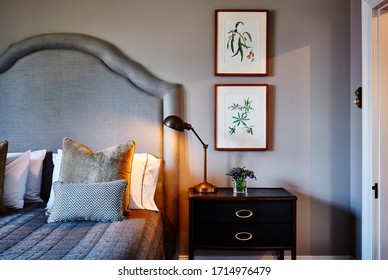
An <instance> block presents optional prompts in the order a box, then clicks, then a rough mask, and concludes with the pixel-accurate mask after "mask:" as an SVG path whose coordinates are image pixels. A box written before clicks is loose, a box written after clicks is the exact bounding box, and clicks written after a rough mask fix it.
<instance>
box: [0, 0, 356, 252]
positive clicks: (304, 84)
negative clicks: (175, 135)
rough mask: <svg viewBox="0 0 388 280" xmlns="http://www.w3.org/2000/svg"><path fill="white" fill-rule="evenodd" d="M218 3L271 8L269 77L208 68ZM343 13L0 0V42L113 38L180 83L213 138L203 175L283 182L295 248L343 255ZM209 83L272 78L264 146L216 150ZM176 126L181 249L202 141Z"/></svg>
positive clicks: (324, 6) (304, 7)
mask: <svg viewBox="0 0 388 280" xmlns="http://www.w3.org/2000/svg"><path fill="white" fill-rule="evenodd" d="M353 1H357V2H359V1H358V0H353ZM352 3H353V2H352ZM217 8H218V9H220V8H222V9H226V8H231V9H268V10H270V14H269V69H270V70H269V73H270V75H269V76H268V77H259V78H255V77H215V76H214V75H213V55H214V46H213V42H214V10H215V9H217ZM350 19H351V9H350V0H292V1H290V0H261V1H257V0H241V1H231V0H217V1H210V0H194V1H193V0H93V1H92V0H82V1H79V0H66V1H53V0H51V1H49V0H34V1H29V0H12V1H11V0H0V52H2V51H4V50H5V49H6V48H7V46H8V45H9V44H11V43H12V42H15V41H18V40H21V39H23V38H25V37H27V36H31V35H36V34H40V33H47V32H80V33H86V34H90V35H94V36H97V37H99V38H101V39H104V40H107V41H109V42H111V43H113V44H115V45H117V46H118V47H119V48H120V49H122V50H123V51H124V52H125V53H127V54H128V55H129V56H130V57H131V58H133V59H135V60H137V61H138V62H140V63H142V64H143V65H144V66H145V67H147V68H148V69H150V70H151V71H152V72H153V73H154V74H156V75H157V76H159V77H161V78H163V79H166V80H168V81H171V82H178V83H182V84H183V85H184V88H185V102H184V106H185V108H184V110H185V113H184V116H183V117H184V118H185V119H186V121H187V122H190V123H191V124H192V125H193V126H194V127H195V129H196V131H197V132H198V134H199V135H200V136H201V138H202V139H204V141H205V142H208V143H209V144H210V147H209V151H208V180H209V181H210V182H212V183H214V184H216V185H218V186H229V182H228V179H227V177H226V176H225V175H224V174H225V172H226V171H227V170H228V169H229V168H230V167H232V166H234V165H245V166H247V167H248V168H250V169H252V170H254V171H255V172H256V174H257V176H258V181H257V182H250V183H251V185H253V184H255V185H260V186H284V187H286V188H288V189H289V190H291V191H292V192H294V193H295V194H296V195H298V254H300V255H349V254H351V253H352V252H353V248H354V244H353V242H352V238H353V235H354V231H353V229H352V216H353V214H352V210H351V207H350V206H351V204H350V200H351V176H350V175H351V154H350V151H351V150H350V135H351V120H350V116H351V112H350V111H351V109H350V108H351V107H350V105H349V103H350V102H352V97H349V95H350V94H351V93H352V92H353V90H354V88H353V87H352V88H350V85H351V44H350V42H351V40H350V39H351V28H350V23H351V21H350ZM356 56H357V54H356ZM358 67H359V66H358ZM215 83H268V84H269V85H270V91H269V101H270V104H269V109H270V111H269V117H270V122H269V123H270V125H269V144H270V145H269V146H270V148H269V150H268V151H266V152H220V151H215V150H213V139H214V138H213V129H214V124H213V111H214V101H213V98H214V97H213V94H214V93H213V86H214V84H215ZM352 86H353V84H352ZM182 138H183V140H185V141H184V142H183V143H182V147H181V148H182V149H181V169H180V171H181V176H180V179H181V195H180V204H181V218H180V220H181V227H180V237H181V238H180V254H182V255H185V254H187V245H188V236H187V233H188V228H187V227H188V221H187V220H188V215H187V212H188V203H187V189H188V188H189V187H190V186H192V185H194V184H196V183H198V182H200V181H202V172H203V152H202V145H200V143H199V142H198V140H197V139H196V138H195V136H194V135H193V134H191V133H186V135H185V136H183V137H182Z"/></svg>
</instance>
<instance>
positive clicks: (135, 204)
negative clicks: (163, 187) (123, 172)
mask: <svg viewBox="0 0 388 280" xmlns="http://www.w3.org/2000/svg"><path fill="white" fill-rule="evenodd" d="M160 162H161V160H160V159H158V158H156V157H154V156H152V155H150V154H147V153H138V154H135V155H134V157H133V163H132V172H131V185H130V192H129V193H130V202H129V208H131V209H147V210H154V211H159V210H158V207H157V206H156V204H155V200H154V195H155V190H156V185H157V183H158V175H159V168H160Z"/></svg>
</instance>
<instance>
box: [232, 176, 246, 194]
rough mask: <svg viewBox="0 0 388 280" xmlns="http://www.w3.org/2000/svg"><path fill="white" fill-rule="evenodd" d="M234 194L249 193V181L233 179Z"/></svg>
mask: <svg viewBox="0 0 388 280" xmlns="http://www.w3.org/2000/svg"><path fill="white" fill-rule="evenodd" d="M232 183H233V192H234V193H247V180H246V179H237V180H236V179H233V180H232Z"/></svg>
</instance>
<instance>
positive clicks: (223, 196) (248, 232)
mask: <svg viewBox="0 0 388 280" xmlns="http://www.w3.org/2000/svg"><path fill="white" fill-rule="evenodd" d="M296 200H297V197H296V196H294V195H293V194H292V193H290V192H288V191H287V190H285V189H283V188H249V189H248V193H247V194H234V193H233V189H232V188H217V192H215V193H197V192H195V191H194V189H193V188H190V189H189V219H190V220H189V259H191V260H192V259H194V251H195V250H196V249H215V250H258V251H259V250H271V251H277V252H278V253H279V259H284V251H285V250H291V258H292V259H293V260H295V259H296Z"/></svg>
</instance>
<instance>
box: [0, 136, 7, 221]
mask: <svg viewBox="0 0 388 280" xmlns="http://www.w3.org/2000/svg"><path fill="white" fill-rule="evenodd" d="M7 152H8V141H7V140H0V215H4V214H6V213H7V209H5V207H4V206H3V205H2V204H1V200H2V198H3V190H4V173H5V164H6V160H7Z"/></svg>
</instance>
